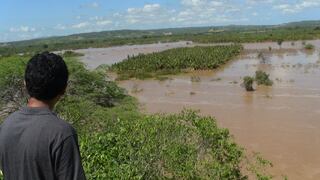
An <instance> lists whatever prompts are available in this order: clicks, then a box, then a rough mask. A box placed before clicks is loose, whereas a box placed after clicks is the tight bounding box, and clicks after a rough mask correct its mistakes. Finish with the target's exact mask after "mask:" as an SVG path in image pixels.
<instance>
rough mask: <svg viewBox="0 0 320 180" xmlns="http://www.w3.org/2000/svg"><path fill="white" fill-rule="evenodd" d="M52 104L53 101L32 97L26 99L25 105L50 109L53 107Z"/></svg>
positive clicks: (53, 103)
mask: <svg viewBox="0 0 320 180" xmlns="http://www.w3.org/2000/svg"><path fill="white" fill-rule="evenodd" d="M54 105H55V102H54V101H41V100H38V99H36V98H33V97H31V98H30V99H29V100H28V104H27V106H28V107H30V108H48V109H50V110H52V109H53V108H54Z"/></svg>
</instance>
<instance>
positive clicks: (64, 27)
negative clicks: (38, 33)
mask: <svg viewBox="0 0 320 180" xmlns="http://www.w3.org/2000/svg"><path fill="white" fill-rule="evenodd" d="M66 28H67V27H66V26H64V25H62V24H57V25H56V26H55V27H54V29H57V30H65V29H66Z"/></svg>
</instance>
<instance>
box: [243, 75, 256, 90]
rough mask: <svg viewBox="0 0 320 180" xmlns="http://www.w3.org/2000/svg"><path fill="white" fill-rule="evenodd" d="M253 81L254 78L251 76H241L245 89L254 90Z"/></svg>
mask: <svg viewBox="0 0 320 180" xmlns="http://www.w3.org/2000/svg"><path fill="white" fill-rule="evenodd" d="M253 82H254V78H252V77H250V76H246V77H244V78H243V84H244V87H245V89H246V90H247V91H254V89H253V87H252V85H253Z"/></svg>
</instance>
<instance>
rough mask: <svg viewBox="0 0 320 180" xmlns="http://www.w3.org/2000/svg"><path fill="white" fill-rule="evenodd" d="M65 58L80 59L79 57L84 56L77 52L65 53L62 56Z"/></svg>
mask: <svg viewBox="0 0 320 180" xmlns="http://www.w3.org/2000/svg"><path fill="white" fill-rule="evenodd" d="M61 55H62V56H63V57H79V56H84V54H83V53H79V52H75V51H64V52H63V53H62V54H61Z"/></svg>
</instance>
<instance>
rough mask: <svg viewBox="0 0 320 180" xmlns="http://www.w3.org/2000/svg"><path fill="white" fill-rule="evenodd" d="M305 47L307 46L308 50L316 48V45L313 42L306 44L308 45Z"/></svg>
mask: <svg viewBox="0 0 320 180" xmlns="http://www.w3.org/2000/svg"><path fill="white" fill-rule="evenodd" d="M304 48H305V49H306V50H313V49H314V45H313V44H306V45H305V46H304Z"/></svg>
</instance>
